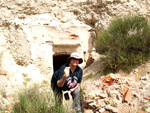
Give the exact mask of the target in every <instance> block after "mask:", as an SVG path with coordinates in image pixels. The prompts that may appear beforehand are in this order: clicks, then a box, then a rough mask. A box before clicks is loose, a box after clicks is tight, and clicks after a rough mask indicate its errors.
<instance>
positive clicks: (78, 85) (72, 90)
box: [70, 83, 80, 92]
mask: <svg viewBox="0 0 150 113" xmlns="http://www.w3.org/2000/svg"><path fill="white" fill-rule="evenodd" d="M78 87H80V83H78V84H77V86H76V87H74V88H72V89H70V91H71V92H74V91H75V90H76V89H77V88H78Z"/></svg>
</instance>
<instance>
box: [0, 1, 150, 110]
mask: <svg viewBox="0 0 150 113" xmlns="http://www.w3.org/2000/svg"><path fill="white" fill-rule="evenodd" d="M149 5H150V2H149V1H148V0H142V1H137V0H50V1H48V0H13V1H12V0H1V1H0V7H1V8H0V19H1V21H0V80H2V81H3V82H4V84H2V82H0V86H1V87H0V92H2V95H3V94H4V95H13V94H16V93H17V89H16V88H20V87H22V86H30V85H31V84H33V83H38V84H41V85H45V84H48V85H49V80H50V78H51V75H52V73H53V70H54V68H55V66H56V64H57V65H58V62H62V63H65V62H66V58H67V57H68V56H69V55H70V53H71V52H72V51H77V52H79V53H80V55H81V56H82V57H83V59H84V63H83V64H82V65H81V67H82V68H84V67H88V66H92V65H93V64H92V63H93V62H95V60H97V59H99V57H100V56H99V55H97V54H96V53H95V52H93V51H94V49H93V47H94V41H95V39H96V33H95V30H96V29H97V28H99V29H102V28H107V26H108V25H109V23H110V21H111V20H112V19H113V18H114V17H116V16H125V15H128V14H139V15H143V16H145V17H148V18H149V16H150V15H149V13H150V12H149V11H150V9H149ZM60 58H62V59H61V60H58V59H60ZM64 59H65V60H64ZM55 63H56V64H55ZM60 65H61V64H60ZM98 65H100V64H99V63H98ZM98 65H96V67H95V70H93V73H95V72H97V68H98ZM56 67H57V66H56ZM58 67H59V66H58ZM88 69H89V68H86V69H85V72H88V73H90V72H89V70H88ZM87 75H88V74H87ZM143 84H145V83H144V81H143ZM102 96H106V95H102ZM1 98H2V100H3V101H2V102H1V103H0V105H2V106H3V108H5V107H6V106H7V105H9V104H10V103H8V102H7V99H6V98H4V97H3V96H0V99H1ZM103 98H104V97H103ZM105 104H106V103H104V102H103V104H102V106H105ZM116 105H117V103H116V104H115V105H114V106H116ZM111 107H112V106H107V109H111V110H113V108H111ZM100 111H104V108H101V109H100ZM114 111H116V110H114Z"/></svg>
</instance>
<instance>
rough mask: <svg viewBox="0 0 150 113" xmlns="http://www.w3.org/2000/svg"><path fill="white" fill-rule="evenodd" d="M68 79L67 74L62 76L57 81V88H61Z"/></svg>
mask: <svg viewBox="0 0 150 113" xmlns="http://www.w3.org/2000/svg"><path fill="white" fill-rule="evenodd" d="M68 77H69V74H64V75H63V76H62V78H61V79H60V80H58V81H57V86H58V87H63V86H64V83H65V81H66V79H67V78H68Z"/></svg>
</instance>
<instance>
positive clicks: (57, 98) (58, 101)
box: [52, 85, 81, 110]
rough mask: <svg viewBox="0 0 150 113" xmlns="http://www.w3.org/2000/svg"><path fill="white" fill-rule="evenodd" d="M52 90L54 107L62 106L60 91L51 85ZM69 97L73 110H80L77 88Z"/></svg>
mask: <svg viewBox="0 0 150 113" xmlns="http://www.w3.org/2000/svg"><path fill="white" fill-rule="evenodd" d="M52 90H53V92H54V96H55V106H60V105H61V106H62V100H63V93H62V90H61V89H59V88H58V87H57V86H54V85H52ZM71 96H72V98H73V104H74V109H76V110H77V109H81V105H80V91H79V89H78V88H77V89H76V90H75V91H74V92H72V93H71Z"/></svg>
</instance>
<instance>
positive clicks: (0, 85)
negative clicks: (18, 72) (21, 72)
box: [0, 75, 8, 91]
mask: <svg viewBox="0 0 150 113" xmlns="http://www.w3.org/2000/svg"><path fill="white" fill-rule="evenodd" d="M7 85H8V79H7V77H6V76H5V75H0V91H5V88H6V86H7Z"/></svg>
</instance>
